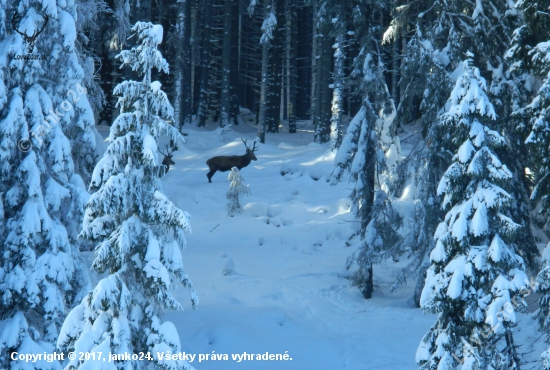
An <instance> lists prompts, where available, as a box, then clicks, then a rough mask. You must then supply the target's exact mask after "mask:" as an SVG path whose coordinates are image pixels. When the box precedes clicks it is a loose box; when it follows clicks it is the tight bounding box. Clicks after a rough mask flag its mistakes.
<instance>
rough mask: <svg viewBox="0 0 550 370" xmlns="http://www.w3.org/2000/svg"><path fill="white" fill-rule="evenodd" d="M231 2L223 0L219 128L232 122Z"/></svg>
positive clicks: (230, 0)
mask: <svg viewBox="0 0 550 370" xmlns="http://www.w3.org/2000/svg"><path fill="white" fill-rule="evenodd" d="M232 8H233V6H232V0H225V7H224V26H223V49H222V86H221V94H220V127H225V126H229V125H230V124H232V123H233V122H232V121H233V120H232V117H231V112H230V110H231V72H232V71H231V67H232V66H231V64H232V63H231V56H232V55H231V54H232V47H231V41H232V37H231V36H232V35H231V33H232V31H233V30H232V29H231V26H232V25H233V22H232V20H231V18H232V17H231V16H232Z"/></svg>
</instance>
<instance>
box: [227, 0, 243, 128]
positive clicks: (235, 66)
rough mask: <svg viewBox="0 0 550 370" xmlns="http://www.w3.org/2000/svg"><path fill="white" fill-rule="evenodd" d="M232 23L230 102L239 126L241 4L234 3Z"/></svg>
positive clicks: (236, 123) (233, 118) (233, 117)
mask: <svg viewBox="0 0 550 370" xmlns="http://www.w3.org/2000/svg"><path fill="white" fill-rule="evenodd" d="M231 12H232V15H231V21H232V26H231V27H232V33H231V83H230V88H229V89H230V92H231V102H230V105H231V107H230V111H229V112H230V116H231V118H232V121H233V123H234V124H235V125H238V124H239V120H238V119H237V118H238V117H239V113H240V112H239V107H240V104H239V103H240V101H239V92H238V87H239V80H240V78H241V76H240V75H239V71H240V68H239V54H240V53H241V16H240V9H239V2H238V1H233V6H232V9H231Z"/></svg>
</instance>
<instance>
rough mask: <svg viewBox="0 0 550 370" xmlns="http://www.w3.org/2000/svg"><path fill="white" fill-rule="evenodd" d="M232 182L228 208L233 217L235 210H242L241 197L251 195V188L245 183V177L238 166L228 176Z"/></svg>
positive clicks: (228, 193) (228, 196)
mask: <svg viewBox="0 0 550 370" xmlns="http://www.w3.org/2000/svg"><path fill="white" fill-rule="evenodd" d="M227 179H228V180H229V181H231V183H230V184H229V190H228V191H227V200H228V203H227V209H228V213H229V216H231V217H233V215H234V214H235V212H241V211H242V208H241V203H240V197H241V196H242V195H250V188H249V186H248V185H246V184H244V182H243V181H244V179H243V177H242V176H241V173H240V172H239V169H238V168H237V167H233V168H232V169H231V172H229V176H228V177H227Z"/></svg>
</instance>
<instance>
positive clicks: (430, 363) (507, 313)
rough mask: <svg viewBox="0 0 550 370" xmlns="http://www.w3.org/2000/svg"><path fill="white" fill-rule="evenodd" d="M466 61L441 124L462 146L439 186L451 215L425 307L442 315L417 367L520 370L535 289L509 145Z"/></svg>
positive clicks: (443, 226) (440, 232)
mask: <svg viewBox="0 0 550 370" xmlns="http://www.w3.org/2000/svg"><path fill="white" fill-rule="evenodd" d="M467 56H468V57H469V59H467V60H466V61H464V73H463V74H462V76H460V77H459V78H458V80H457V82H456V85H455V88H454V89H453V91H452V93H451V96H450V99H449V110H448V112H447V113H445V114H444V115H442V116H441V117H440V119H439V125H440V126H443V127H444V128H446V129H447V132H448V133H449V135H451V136H452V137H453V138H454V140H455V141H456V143H457V144H460V143H461V144H460V147H459V149H458V150H457V151H456V152H455V155H454V157H453V163H452V164H451V165H450V166H449V168H448V169H447V171H446V172H445V174H444V176H443V178H442V179H441V181H440V183H439V186H438V193H439V194H441V195H443V194H444V199H443V203H442V206H443V208H445V209H448V210H449V211H448V213H447V215H446V216H445V219H444V221H443V222H441V223H440V224H439V226H438V228H437V230H436V232H435V235H434V238H435V239H436V246H435V248H434V249H433V251H432V252H431V254H430V260H431V266H430V268H429V269H428V271H427V277H426V284H425V286H424V290H423V292H422V296H421V306H422V308H423V309H424V311H426V312H437V313H439V316H438V318H437V322H436V323H435V324H434V325H433V326H432V327H431V328H430V330H429V331H428V333H426V335H425V336H424V338H423V339H422V342H421V343H420V346H419V348H418V350H417V354H416V361H417V362H418V364H419V365H421V367H420V368H421V369H436V368H437V369H449V370H451V369H455V368H456V366H458V365H459V364H462V369H519V367H520V359H519V356H518V354H517V353H516V347H515V345H514V341H513V330H512V328H513V327H514V325H515V324H516V316H515V312H516V309H517V308H518V306H519V308H521V307H522V306H523V305H524V304H525V303H524V301H523V299H522V298H521V290H522V289H524V288H526V287H527V286H528V284H529V282H528V279H527V275H526V274H525V272H524V270H525V264H524V262H523V259H522V258H521V257H519V256H518V254H517V253H516V249H517V248H518V242H519V240H518V235H519V233H518V229H519V228H520V227H521V226H520V225H518V224H516V223H515V222H514V221H513V220H512V219H511V218H510V213H511V212H510V209H511V207H513V203H514V202H515V199H513V198H512V197H511V196H510V194H509V193H508V192H507V190H506V189H507V187H508V185H509V184H510V180H511V177H512V173H511V172H510V171H509V170H508V168H507V166H506V165H505V164H503V163H502V162H501V161H500V159H499V157H500V156H501V154H502V153H503V152H506V150H507V147H508V144H507V143H506V141H505V139H504V138H503V136H502V135H501V134H500V133H499V132H498V131H496V130H494V129H492V128H491V127H493V128H495V129H498V127H495V126H496V125H495V123H496V119H497V117H496V114H495V110H494V107H493V105H492V104H491V102H490V101H489V99H488V97H487V95H486V89H487V87H486V82H485V79H483V77H481V76H480V72H479V70H478V69H477V68H475V67H474V66H473V65H472V63H473V61H472V59H471V58H473V55H472V54H471V53H468V54H467Z"/></svg>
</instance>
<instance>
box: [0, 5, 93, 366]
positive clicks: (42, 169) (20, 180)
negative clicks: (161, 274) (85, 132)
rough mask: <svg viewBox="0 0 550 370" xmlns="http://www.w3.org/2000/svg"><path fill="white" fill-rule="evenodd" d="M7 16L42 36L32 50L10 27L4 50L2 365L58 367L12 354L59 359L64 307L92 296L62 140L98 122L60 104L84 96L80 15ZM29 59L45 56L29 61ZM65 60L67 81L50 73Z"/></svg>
mask: <svg viewBox="0 0 550 370" xmlns="http://www.w3.org/2000/svg"><path fill="white" fill-rule="evenodd" d="M62 5H63V6H62ZM2 8H3V11H2V18H3V20H6V19H7V18H10V19H11V23H12V26H13V27H15V28H16V29H17V30H18V31H19V32H21V33H23V32H26V33H27V34H28V35H30V34H33V32H35V31H39V30H41V31H42V32H40V33H39V34H37V38H36V40H35V43H34V44H30V43H28V42H26V41H25V40H24V39H23V38H22V36H21V34H18V33H16V32H15V30H12V29H11V27H10V29H9V30H7V29H3V30H2V33H3V37H2V41H1V42H0V50H1V53H2V55H1V58H0V59H1V61H0V111H1V113H0V159H1V160H2V165H1V168H0V250H1V256H2V257H1V258H0V291H1V292H2V295H1V298H0V333H1V334H0V337H1V338H0V367H1V368H16V367H17V368H20V369H59V368H61V366H60V364H59V362H57V361H54V362H51V363H50V362H47V361H45V359H44V360H40V361H37V362H22V361H12V360H11V358H10V357H8V356H9V354H10V353H12V352H19V353H44V352H46V353H51V352H53V350H54V344H55V341H56V340H57V337H58V328H59V326H60V325H61V324H62V322H63V320H64V318H65V313H66V311H67V309H69V308H70V307H72V306H73V305H74V301H75V300H79V299H81V297H82V295H83V293H82V291H83V290H84V289H86V290H87V288H88V287H87V285H86V284H87V277H86V275H85V274H86V273H85V269H84V268H83V267H82V266H81V261H80V259H79V254H78V252H79V247H78V242H77V240H76V236H77V233H78V231H79V225H78V220H81V219H82V215H83V213H82V205H83V204H84V203H85V202H86V201H87V199H88V196H89V195H88V194H87V193H86V190H85V187H84V183H83V181H82V179H81V177H80V176H79V175H78V174H77V173H76V172H75V161H74V160H73V157H72V150H71V149H72V145H71V144H72V142H71V141H70V139H68V138H67V136H66V135H65V132H66V131H69V130H68V127H71V126H72V125H74V124H75V123H77V122H78V120H79V119H78V118H76V117H77V116H79V115H80V116H82V115H86V117H87V118H89V119H90V122H89V123H88V125H89V124H93V116H92V115H91V113H90V112H89V111H88V112H87V113H84V114H81V111H80V110H79V108H78V107H84V108H86V104H87V103H86V99H85V97H84V101H82V102H80V105H78V104H77V106H78V107H76V106H73V105H72V104H71V100H69V102H68V103H63V102H64V101H65V100H63V99H60V98H59V97H60V95H61V91H63V95H64V96H67V95H68V94H74V97H78V92H77V91H78V87H79V82H80V79H82V78H83V77H84V76H83V73H82V70H81V69H80V70H79V68H80V66H79V61H78V59H77V58H76V51H75V49H74V44H75V34H74V32H72V31H74V29H75V21H74V18H75V17H76V16H77V13H76V9H75V8H72V7H67V4H56V3H55V2H54V3H49V4H48V6H45V5H43V4H41V3H39V2H34V1H32V2H21V3H19V2H17V1H8V2H4V3H3V6H2ZM15 9H17V13H16V12H15ZM6 10H7V11H6ZM29 54H30V55H41V58H40V59H38V60H33V59H30V60H26V59H24V57H25V56H26V55H29ZM60 54H62V56H64V57H67V58H68V60H66V62H67V63H68V64H71V63H75V64H73V65H71V67H67V66H66V68H67V71H66V72H67V74H65V75H50V74H49V72H50V69H49V68H50V67H51V66H52V65H53V66H55V68H57V67H58V66H59V65H60V64H62V63H64V62H63V61H61V60H60V59H58V58H59V57H60ZM21 57H23V58H21ZM31 58H32V57H31ZM72 72H75V73H74V74H73V75H72V76H71V78H70V81H69V80H68V79H67V78H66V76H67V75H69V74H72ZM54 87H57V90H56V89H54ZM73 89H74V90H73ZM65 99H67V98H66V97H65ZM81 99H82V98H81ZM88 106H89V105H88ZM75 107H76V108H75ZM57 112H59V113H61V114H62V115H63V116H64V119H63V121H62V122H59V119H56V117H55V116H56V114H57Z"/></svg>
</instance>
